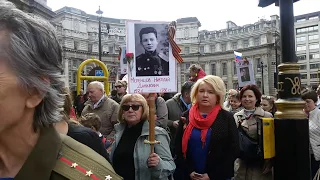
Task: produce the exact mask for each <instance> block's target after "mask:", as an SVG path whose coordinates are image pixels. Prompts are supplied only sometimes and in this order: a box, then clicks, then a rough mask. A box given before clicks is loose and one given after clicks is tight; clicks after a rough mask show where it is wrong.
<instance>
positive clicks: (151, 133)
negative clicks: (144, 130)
mask: <svg viewBox="0 0 320 180" xmlns="http://www.w3.org/2000/svg"><path fill="white" fill-rule="evenodd" d="M156 97H157V94H156V93H150V94H149V96H148V98H147V101H148V105H149V139H148V140H144V143H145V144H150V153H151V154H152V153H154V145H155V144H160V141H157V140H156V135H155V127H156V117H155V114H156V113H155V112H156V105H155V103H156V102H155V101H156Z"/></svg>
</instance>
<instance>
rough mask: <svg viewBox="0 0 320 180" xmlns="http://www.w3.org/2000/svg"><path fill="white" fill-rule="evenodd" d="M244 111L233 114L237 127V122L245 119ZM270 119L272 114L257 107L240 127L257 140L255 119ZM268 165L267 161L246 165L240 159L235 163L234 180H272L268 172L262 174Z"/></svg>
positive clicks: (270, 173)
mask: <svg viewBox="0 0 320 180" xmlns="http://www.w3.org/2000/svg"><path fill="white" fill-rule="evenodd" d="M244 111H245V110H244V109H242V110H241V111H239V112H237V113H235V114H234V119H235V121H236V124H237V126H239V120H242V119H245V117H246V116H245V113H244ZM263 117H267V118H270V117H272V114H271V113H269V112H266V111H264V110H263V109H262V108H261V107H257V108H256V110H255V112H254V113H253V115H252V116H251V117H250V118H249V119H247V120H244V121H242V123H241V126H242V128H243V130H244V131H245V132H246V133H247V135H249V136H250V137H251V138H254V139H257V138H258V134H257V119H258V118H263ZM266 163H269V161H268V160H265V162H264V163H263V162H261V163H256V164H250V165H248V164H247V163H246V162H245V161H243V160H241V159H237V160H236V161H235V166H234V167H235V168H234V169H235V176H234V180H272V172H271V171H270V172H269V173H267V174H262V172H263V170H264V168H263V166H264V165H265V164H266Z"/></svg>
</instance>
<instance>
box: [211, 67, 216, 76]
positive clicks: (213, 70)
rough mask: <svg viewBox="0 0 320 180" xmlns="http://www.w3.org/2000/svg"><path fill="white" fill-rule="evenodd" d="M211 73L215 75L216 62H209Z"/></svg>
mask: <svg viewBox="0 0 320 180" xmlns="http://www.w3.org/2000/svg"><path fill="white" fill-rule="evenodd" d="M211 74H212V75H216V64H211Z"/></svg>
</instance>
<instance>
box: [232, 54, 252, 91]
mask: <svg viewBox="0 0 320 180" xmlns="http://www.w3.org/2000/svg"><path fill="white" fill-rule="evenodd" d="M236 67H237V75H238V82H239V87H244V86H246V85H249V84H256V81H255V78H254V71H253V65H252V60H248V61H244V60H241V61H238V62H236Z"/></svg>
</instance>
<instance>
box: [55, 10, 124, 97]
mask: <svg viewBox="0 0 320 180" xmlns="http://www.w3.org/2000/svg"><path fill="white" fill-rule="evenodd" d="M55 13H56V15H55V17H54V18H53V19H52V22H53V23H54V24H55V26H56V30H57V34H58V38H59V41H60V44H61V45H62V47H63V50H64V51H63V58H64V69H65V72H64V73H65V75H66V80H65V81H66V84H68V85H69V88H70V89H71V91H75V89H76V81H77V80H76V78H77V70H78V67H79V65H80V64H81V63H82V62H83V61H84V60H86V59H92V58H95V59H98V58H99V53H98V52H99V43H98V41H99V38H98V32H99V28H98V27H99V18H100V17H99V16H96V15H90V14H86V13H85V12H84V11H81V10H79V9H75V8H72V7H64V8H61V9H59V10H57V11H56V12H55ZM107 24H108V25H109V26H110V29H109V33H108V32H107ZM101 32H102V33H101V42H102V43H101V44H102V62H103V63H104V64H105V65H106V66H107V68H108V69H109V71H111V70H114V69H117V68H118V66H119V61H118V59H117V58H118V52H119V47H120V46H123V45H125V35H126V30H125V20H121V19H112V18H106V17H102V18H101ZM96 66H97V65H96V64H89V65H88V66H86V67H85V69H84V71H83V73H84V74H88V73H89V72H90V70H91V69H93V68H94V67H96ZM82 86H83V88H84V89H85V87H86V85H85V84H82Z"/></svg>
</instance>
